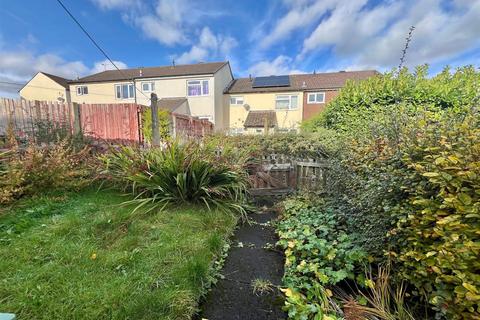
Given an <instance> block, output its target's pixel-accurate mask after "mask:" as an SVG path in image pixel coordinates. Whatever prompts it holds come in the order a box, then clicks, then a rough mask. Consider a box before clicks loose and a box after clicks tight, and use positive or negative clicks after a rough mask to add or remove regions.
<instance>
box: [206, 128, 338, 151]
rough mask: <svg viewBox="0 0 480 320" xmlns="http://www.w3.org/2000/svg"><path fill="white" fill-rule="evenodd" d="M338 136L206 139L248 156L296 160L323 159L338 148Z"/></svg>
mask: <svg viewBox="0 0 480 320" xmlns="http://www.w3.org/2000/svg"><path fill="white" fill-rule="evenodd" d="M337 138H338V135H337V134H336V133H335V132H334V131H332V130H328V129H325V130H321V132H316V133H300V134H297V133H276V134H269V135H253V136H252V135H239V136H228V137H225V136H222V135H214V136H211V137H208V138H207V139H206V141H207V142H208V143H214V144H216V145H217V146H223V145H225V144H229V145H230V146H233V147H236V148H239V149H241V150H244V151H248V153H249V154H250V156H253V157H256V156H258V155H264V154H285V155H289V156H293V157H297V158H323V157H326V156H328V154H330V153H334V152H336V151H337V150H338V149H339V148H340V146H339V143H338V142H337Z"/></svg>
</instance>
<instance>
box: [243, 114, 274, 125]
mask: <svg viewBox="0 0 480 320" xmlns="http://www.w3.org/2000/svg"><path fill="white" fill-rule="evenodd" d="M265 124H267V126H268V127H269V128H274V127H276V126H277V114H276V113H275V111H274V110H255V111H250V112H249V113H248V115H247V118H246V119H245V122H244V123H243V126H244V127H245V128H264V127H265Z"/></svg>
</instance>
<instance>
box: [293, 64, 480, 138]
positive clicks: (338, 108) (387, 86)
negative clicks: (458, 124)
mask: <svg viewBox="0 0 480 320" xmlns="http://www.w3.org/2000/svg"><path fill="white" fill-rule="evenodd" d="M479 81H480V73H478V72H476V71H475V68H474V67H473V66H468V67H463V68H459V69H457V71H456V72H454V73H451V72H450V69H449V68H445V69H444V70H443V72H441V73H439V74H438V75H436V76H435V77H432V78H428V66H426V65H425V66H421V67H417V69H416V70H415V72H414V73H410V72H409V71H408V69H406V68H404V69H402V70H401V72H399V73H398V74H397V72H396V71H395V70H393V71H392V72H389V73H386V74H383V75H379V76H377V77H371V78H369V79H367V80H365V81H361V82H348V83H347V84H346V86H345V87H343V88H342V90H341V91H340V94H339V95H338V96H337V97H336V98H335V99H334V100H333V101H331V102H330V103H329V105H328V106H327V108H326V110H325V112H322V113H320V114H318V115H317V116H316V117H314V118H312V119H310V120H308V121H306V122H304V123H302V128H303V129H304V130H305V131H317V130H319V128H331V129H336V130H340V131H344V132H349V133H354V132H355V131H360V132H362V131H369V130H371V129H372V124H373V123H375V121H372V117H375V115H377V114H378V113H379V112H380V113H382V112H383V111H385V110H388V108H387V107H389V106H392V105H394V104H397V103H405V104H407V105H408V106H409V107H410V112H415V111H416V110H417V107H422V108H423V107H424V106H428V107H429V109H430V110H433V111H439V110H446V109H451V110H455V111H456V112H464V111H466V110H468V107H469V106H470V103H471V101H473V100H474V99H475V97H476V96H477V94H478V83H479ZM357 136H358V133H357Z"/></svg>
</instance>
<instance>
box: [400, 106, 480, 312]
mask: <svg viewBox="0 0 480 320" xmlns="http://www.w3.org/2000/svg"><path fill="white" fill-rule="evenodd" d="M412 127H413V128H412V129H411V131H412V132H410V134H408V135H405V142H404V144H405V146H406V147H405V150H404V151H403V158H402V161H403V163H404V164H405V165H406V166H407V167H408V169H409V170H408V172H406V174H408V176H407V177H406V178H405V179H404V184H402V186H401V187H402V189H404V190H405V193H406V194H407V198H406V199H405V201H403V202H401V203H399V205H398V209H397V212H398V217H397V220H398V225H397V228H396V229H394V230H392V234H394V235H395V237H396V239H399V240H398V243H397V244H396V246H395V248H396V250H395V252H394V254H395V257H396V261H398V266H399V271H400V276H401V278H404V279H407V280H408V281H409V282H410V283H412V284H414V285H415V287H416V288H417V289H418V291H419V294H420V295H426V296H427V297H428V299H429V302H430V303H432V304H433V305H434V307H435V310H437V311H438V312H439V313H441V314H443V315H445V316H447V317H448V318H449V319H474V318H476V317H478V316H480V260H479V257H480V233H479V230H480V114H479V113H476V112H472V113H471V114H470V115H468V116H467V117H466V118H464V119H462V120H460V121H455V120H452V119H451V118H450V119H448V120H445V121H443V122H441V123H425V121H424V120H420V121H419V122H417V123H415V124H413V125H412Z"/></svg>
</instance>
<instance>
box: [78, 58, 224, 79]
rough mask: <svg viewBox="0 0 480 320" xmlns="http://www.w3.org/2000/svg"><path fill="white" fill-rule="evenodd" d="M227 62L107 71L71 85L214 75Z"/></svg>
mask: <svg viewBox="0 0 480 320" xmlns="http://www.w3.org/2000/svg"><path fill="white" fill-rule="evenodd" d="M226 64H228V61H227V62H209V63H196V64H184V65H176V66H161V67H145V68H143V67H142V68H133V69H123V70H121V71H119V70H107V71H103V72H99V73H95V74H92V75H89V76H86V77H83V78H79V79H77V80H73V81H71V83H88V82H104V81H120V80H132V79H141V78H157V77H174V76H189V75H201V74H214V73H215V72H217V71H218V70H220V69H221V68H222V67H223V66H224V65H226Z"/></svg>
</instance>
